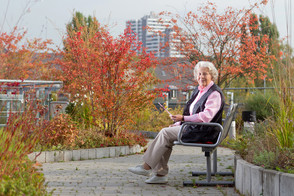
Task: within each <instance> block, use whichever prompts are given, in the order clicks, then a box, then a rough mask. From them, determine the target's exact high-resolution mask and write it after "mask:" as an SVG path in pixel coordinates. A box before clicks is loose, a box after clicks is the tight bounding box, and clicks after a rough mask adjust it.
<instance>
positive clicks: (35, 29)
mask: <svg viewBox="0 0 294 196" xmlns="http://www.w3.org/2000/svg"><path fill="white" fill-rule="evenodd" d="M210 1H211V2H214V3H216V5H217V7H218V9H219V11H223V10H224V9H225V8H226V7H228V6H231V7H233V8H239V9H241V8H243V7H247V8H248V7H249V5H250V3H253V2H254V0H210ZM205 2H207V0H0V32H10V31H11V30H12V29H13V27H14V26H18V28H20V29H22V30H27V38H29V39H32V38H42V39H52V40H53V42H54V44H55V45H56V46H57V47H62V37H63V36H64V34H65V26H66V24H67V23H69V22H70V21H71V19H72V16H73V13H74V11H79V12H81V13H83V15H85V16H89V15H91V16H95V17H96V18H97V19H98V21H99V22H100V23H101V24H103V25H108V26H109V32H110V33H111V34H112V35H113V36H117V35H119V34H121V33H122V32H123V30H124V28H125V24H126V21H127V20H131V19H140V18H142V17H143V16H145V15H149V14H150V12H151V11H153V12H155V13H159V12H161V11H171V12H173V13H179V14H180V15H184V14H185V13H187V12H188V11H194V12H195V11H196V10H197V8H198V7H199V6H201V5H203V4H204V3H205ZM290 2H291V0H269V3H268V5H267V6H266V7H264V8H260V9H258V10H255V12H256V13H261V14H263V15H266V16H268V17H269V18H270V20H271V21H272V22H275V23H276V24H277V27H278V30H279V32H280V38H283V37H285V36H287V35H291V36H290V37H293V36H294V33H293V30H294V29H293V28H294V20H293V17H294V15H293V14H292V16H290V11H289V10H291V8H293V5H291V3H290ZM286 16H289V17H286ZM287 24H288V25H287ZM290 24H291V25H290ZM287 32H288V33H287ZM290 45H291V46H292V48H293V47H294V42H293V39H291V38H290Z"/></svg>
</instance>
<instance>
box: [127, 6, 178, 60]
mask: <svg viewBox="0 0 294 196" xmlns="http://www.w3.org/2000/svg"><path fill="white" fill-rule="evenodd" d="M170 25H171V23H170V21H169V20H167V19H160V17H159V16H158V15H156V14H155V13H154V12H151V13H150V15H146V16H144V17H142V18H141V19H139V20H129V21H127V22H126V26H127V27H130V28H131V30H132V31H133V32H134V34H135V35H136V36H137V40H138V41H140V42H142V46H143V47H144V48H146V52H152V53H153V54H154V56H155V57H181V55H180V54H179V52H177V51H176V49H175V47H174V44H173V43H174V40H173V36H172V34H173V31H172V30H171V28H170ZM166 44H168V47H165V46H166ZM137 52H138V53H140V52H141V51H137Z"/></svg>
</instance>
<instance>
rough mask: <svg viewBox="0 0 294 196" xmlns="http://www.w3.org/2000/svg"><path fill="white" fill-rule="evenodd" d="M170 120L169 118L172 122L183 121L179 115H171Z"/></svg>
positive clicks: (182, 117)
mask: <svg viewBox="0 0 294 196" xmlns="http://www.w3.org/2000/svg"><path fill="white" fill-rule="evenodd" d="M170 118H171V119H172V120H173V121H175V122H178V121H183V119H184V116H183V115H181V114H177V115H171V116H170Z"/></svg>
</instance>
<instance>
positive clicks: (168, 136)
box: [143, 126, 181, 175]
mask: <svg viewBox="0 0 294 196" xmlns="http://www.w3.org/2000/svg"><path fill="white" fill-rule="evenodd" d="M180 128H181V126H174V127H166V128H163V129H162V130H161V131H160V132H159V133H158V135H157V137H156V138H155V139H154V140H153V142H152V143H151V144H150V145H149V146H148V148H147V150H146V152H145V154H144V156H143V161H144V162H145V163H147V164H148V165H149V166H150V167H151V168H152V170H153V172H154V173H155V174H158V175H167V174H168V165H167V163H168V160H169V158H170V155H171V152H172V147H173V145H174V144H173V143H174V141H176V140H177V138H178V133H179V131H180Z"/></svg>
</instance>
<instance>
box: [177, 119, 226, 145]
mask: <svg viewBox="0 0 294 196" xmlns="http://www.w3.org/2000/svg"><path fill="white" fill-rule="evenodd" d="M191 125H203V126H213V127H218V129H219V130H220V133H219V135H218V137H217V141H216V143H214V144H201V143H186V142H183V141H182V139H181V138H182V135H183V131H184V130H185V127H186V126H191ZM222 134H223V127H222V126H221V125H220V124H219V123H196V122H184V123H183V124H182V125H181V129H180V131H179V133H178V141H176V142H175V144H181V145H184V146H197V147H211V148H214V147H217V146H218V145H219V143H220V142H221V141H220V138H221V136H222Z"/></svg>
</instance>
